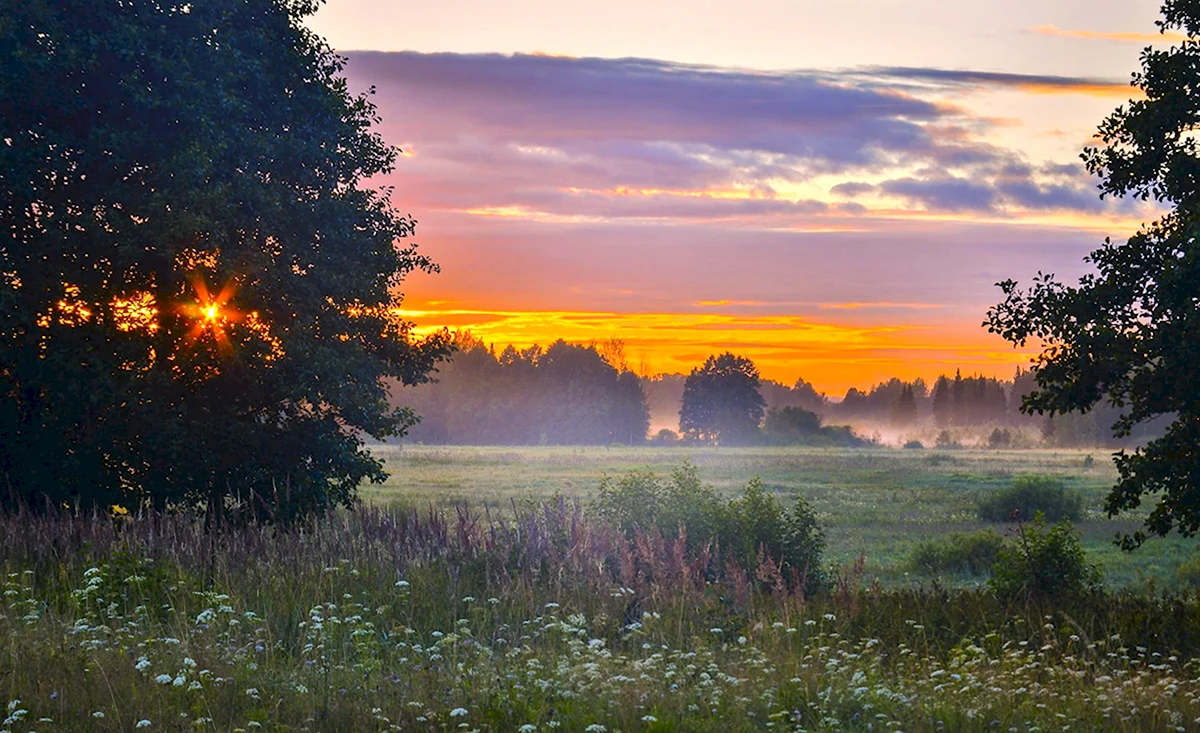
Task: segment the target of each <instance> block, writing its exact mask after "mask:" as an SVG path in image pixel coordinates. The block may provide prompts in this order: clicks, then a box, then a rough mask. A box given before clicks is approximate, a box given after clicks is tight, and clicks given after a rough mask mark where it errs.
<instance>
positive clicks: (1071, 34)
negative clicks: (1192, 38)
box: [1029, 25, 1187, 44]
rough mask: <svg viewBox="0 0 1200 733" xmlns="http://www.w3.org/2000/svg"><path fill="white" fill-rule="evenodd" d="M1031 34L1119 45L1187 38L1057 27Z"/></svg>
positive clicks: (1045, 27) (1038, 28) (1041, 27)
mask: <svg viewBox="0 0 1200 733" xmlns="http://www.w3.org/2000/svg"><path fill="white" fill-rule="evenodd" d="M1029 30H1030V32H1031V33H1036V34H1038V35H1041V36H1058V37H1060V38H1086V39H1091V40H1102V41H1117V42H1119V43H1150V44H1153V43H1179V42H1180V41H1186V40H1187V36H1185V35H1184V34H1182V33H1176V32H1174V31H1166V32H1164V33H1130V32H1106V31H1087V30H1067V29H1065V28H1059V27H1058V26H1055V25H1035V26H1034V27H1032V28H1030V29H1029Z"/></svg>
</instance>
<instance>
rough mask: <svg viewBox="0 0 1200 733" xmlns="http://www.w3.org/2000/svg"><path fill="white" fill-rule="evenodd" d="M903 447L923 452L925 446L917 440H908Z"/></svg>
mask: <svg viewBox="0 0 1200 733" xmlns="http://www.w3.org/2000/svg"><path fill="white" fill-rule="evenodd" d="M904 447H905V448H907V449H908V450H924V449H925V444H924V443H922V442H921V441H919V440H910V441H908V442H907V443H905V444H904Z"/></svg>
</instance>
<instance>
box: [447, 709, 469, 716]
mask: <svg viewBox="0 0 1200 733" xmlns="http://www.w3.org/2000/svg"><path fill="white" fill-rule="evenodd" d="M466 714H467V709H466V708H454V709H453V710H451V711H450V717H451V718H461V717H463V716H464V715H466Z"/></svg>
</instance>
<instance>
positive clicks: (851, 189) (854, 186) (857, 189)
mask: <svg viewBox="0 0 1200 733" xmlns="http://www.w3.org/2000/svg"><path fill="white" fill-rule="evenodd" d="M874 190H875V184H873V183H863V182H861V181H847V182H845V183H839V184H837V185H836V186H834V187H833V188H831V189H829V192H830V193H832V194H835V195H837V196H846V197H854V196H858V195H860V194H864V193H870V192H871V191H874Z"/></svg>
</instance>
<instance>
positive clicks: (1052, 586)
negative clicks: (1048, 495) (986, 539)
mask: <svg viewBox="0 0 1200 733" xmlns="http://www.w3.org/2000/svg"><path fill="white" fill-rule="evenodd" d="M1099 584H1100V571H1099V570H1098V569H1097V568H1096V567H1095V566H1093V565H1091V564H1089V563H1088V562H1087V559H1086V557H1085V556H1084V553H1083V546H1082V545H1081V544H1080V541H1079V533H1078V532H1077V531H1076V530H1075V527H1074V526H1073V525H1072V524H1071V523H1070V522H1069V521H1067V520H1065V519H1064V520H1062V521H1061V522H1059V523H1057V524H1055V525H1053V526H1051V527H1047V526H1046V519H1045V517H1044V516H1043V515H1042V513H1041V512H1038V513H1037V514H1036V515H1035V516H1034V520H1033V522H1032V523H1026V522H1021V523H1019V524H1018V525H1017V531H1016V533H1015V534H1012V535H1010V536H1009V537H1008V538H1007V540H1006V541H1005V543H1004V544H1003V545H1002V546H1001V548H1000V555H999V557H998V559H997V560H996V564H995V566H993V568H992V578H991V580H990V581H989V586H990V587H991V589H992V590H993V591H994V592H995V593H996V595H998V596H1000V597H1001V598H1006V599H1016V598H1025V599H1028V598H1057V597H1061V596H1066V595H1077V594H1081V593H1085V592H1089V591H1094V590H1096V589H1097V588H1098V587H1099Z"/></svg>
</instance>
